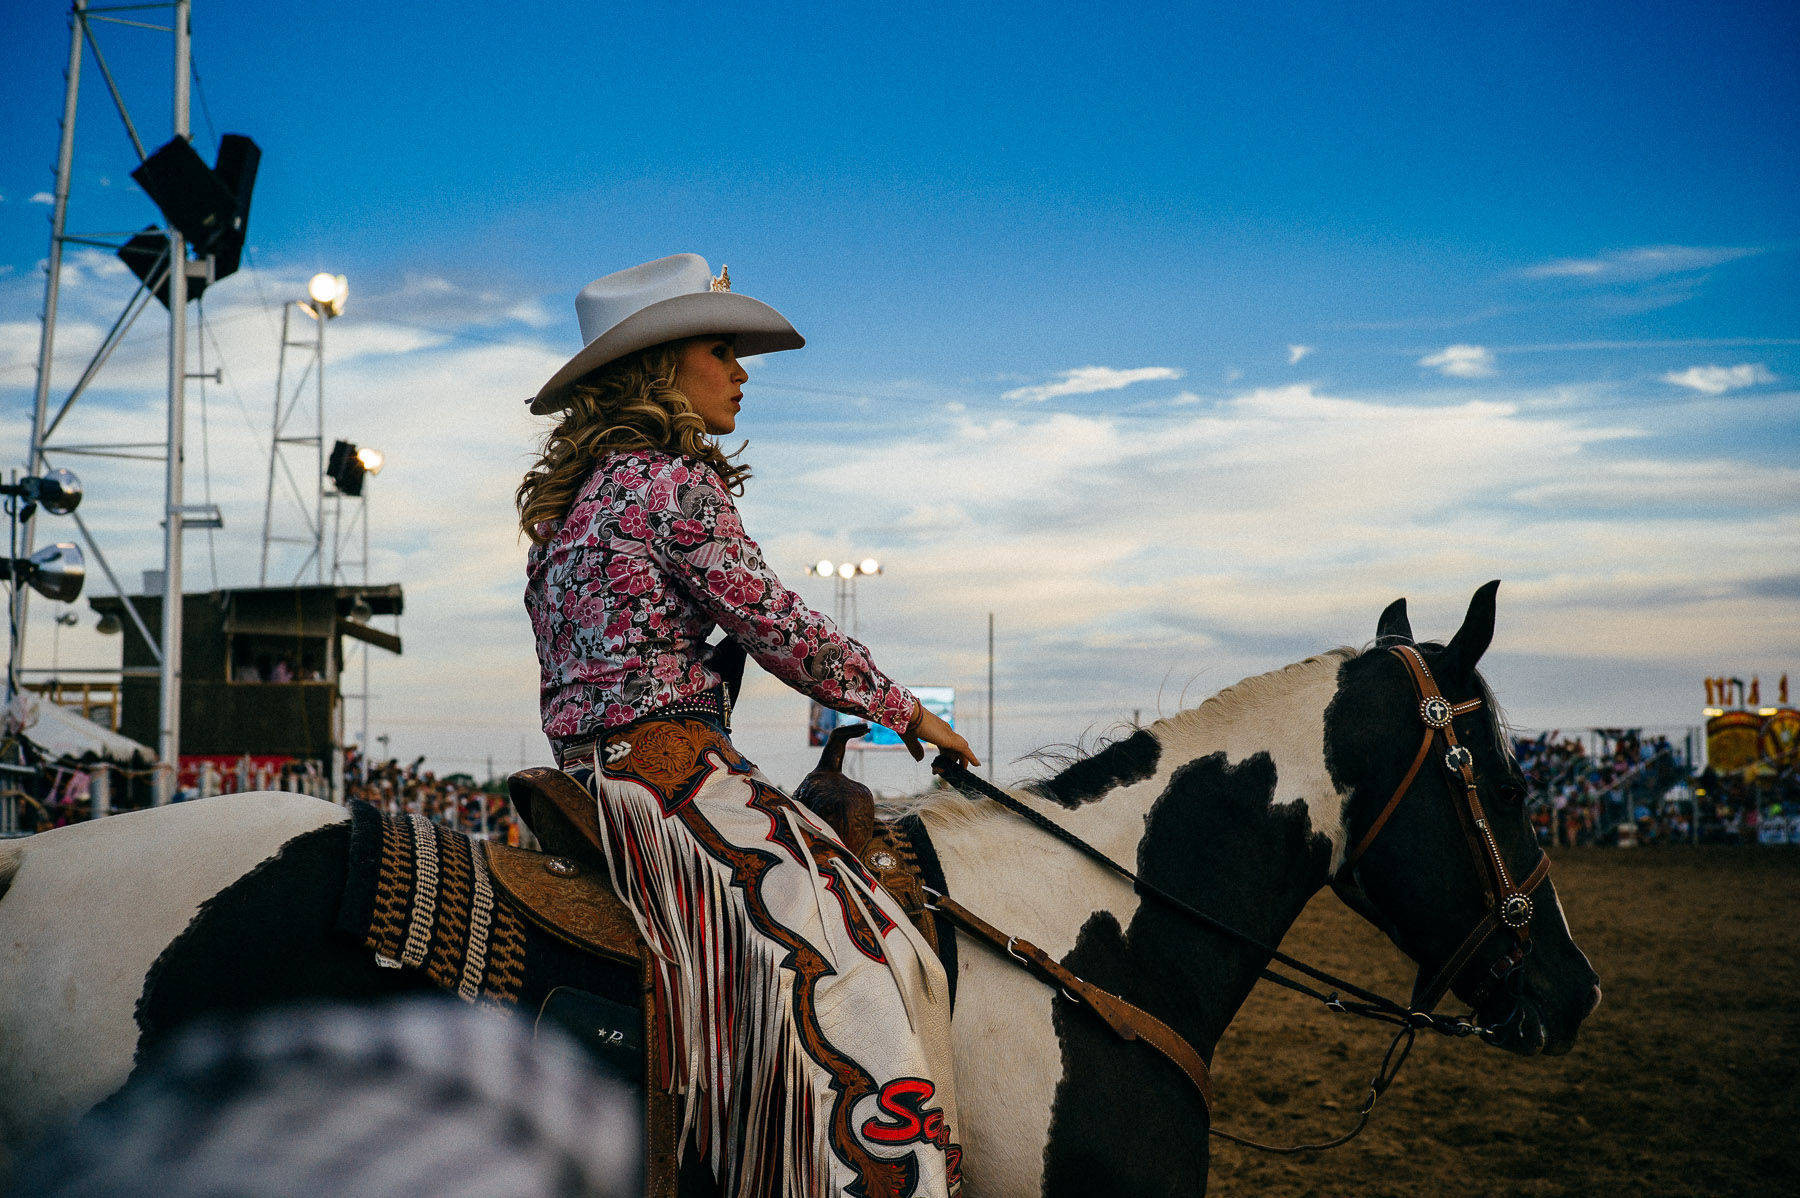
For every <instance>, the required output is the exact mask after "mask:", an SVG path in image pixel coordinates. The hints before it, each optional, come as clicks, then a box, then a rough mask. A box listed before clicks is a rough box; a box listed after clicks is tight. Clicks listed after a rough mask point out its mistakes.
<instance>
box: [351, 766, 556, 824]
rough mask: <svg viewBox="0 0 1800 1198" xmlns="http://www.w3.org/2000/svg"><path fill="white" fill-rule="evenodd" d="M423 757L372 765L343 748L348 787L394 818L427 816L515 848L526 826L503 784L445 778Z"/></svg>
mask: <svg viewBox="0 0 1800 1198" xmlns="http://www.w3.org/2000/svg"><path fill="white" fill-rule="evenodd" d="M424 765H425V759H424V758H423V757H421V758H419V759H418V760H417V761H414V762H413V763H412V764H410V765H402V764H401V763H400V762H399V761H386V762H378V761H369V760H367V759H365V758H364V757H362V755H361V754H359V753H358V752H357V750H356V748H355V746H351V747H349V748H346V749H345V750H344V786H345V789H346V790H347V791H348V792H349V795H350V797H351V798H353V799H361V800H363V801H364V802H366V803H370V804H373V805H374V806H375V807H377V808H378V809H380V810H381V811H383V812H385V813H387V814H389V815H422V816H424V817H425V818H426V819H428V820H431V821H432V822H433V823H438V824H444V825H447V826H449V827H451V828H455V829H457V830H458V831H461V832H469V833H473V834H475V835H477V836H486V837H487V838H488V839H491V840H500V841H504V842H505V843H507V844H512V845H516V844H518V843H520V840H521V838H522V836H523V834H524V827H523V826H522V825H521V824H520V823H519V821H518V819H517V818H516V817H515V816H514V815H513V811H512V807H511V805H510V804H509V803H508V802H507V800H506V794H505V788H504V786H502V785H501V782H500V780H498V779H490V780H489V782H488V783H487V785H486V786H485V787H484V786H481V785H478V784H477V783H476V781H475V779H474V778H472V777H470V776H469V775H468V774H450V775H447V776H445V777H443V778H440V777H438V776H437V774H435V773H434V772H432V771H431V770H427V769H425V768H424Z"/></svg>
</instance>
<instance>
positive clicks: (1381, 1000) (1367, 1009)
mask: <svg viewBox="0 0 1800 1198" xmlns="http://www.w3.org/2000/svg"><path fill="white" fill-rule="evenodd" d="M931 768H932V771H933V772H934V773H936V774H938V775H939V776H940V777H942V778H943V779H944V780H945V781H946V782H948V783H950V785H952V786H954V787H955V788H956V789H957V790H959V791H961V792H962V793H963V794H964V795H965V796H967V797H969V798H983V799H991V800H993V801H994V802H996V803H998V804H1000V805H1001V806H1002V807H1005V808H1006V809H1007V810H1008V811H1010V812H1012V813H1013V814H1014V815H1017V816H1019V817H1020V818H1022V819H1025V820H1027V821H1029V822H1030V823H1031V824H1033V825H1034V826H1036V827H1037V828H1039V829H1041V830H1042V831H1044V832H1046V833H1048V834H1049V835H1051V836H1054V837H1055V838H1056V839H1058V840H1060V841H1062V842H1063V843H1064V844H1066V845H1068V846H1069V847H1070V848H1072V849H1074V850H1075V851H1077V852H1079V853H1081V854H1082V855H1083V856H1085V857H1087V858H1089V859H1090V860H1092V861H1094V862H1096V863H1098V864H1099V865H1101V866H1103V867H1105V868H1106V869H1108V870H1111V871H1112V872H1113V873H1115V874H1117V875H1118V876H1119V877H1121V878H1124V879H1125V880H1126V881H1128V882H1130V883H1131V884H1132V886H1133V887H1134V888H1135V889H1136V890H1137V892H1138V893H1139V894H1142V895H1144V896H1146V897H1147V898H1152V899H1155V900H1156V901H1157V902H1159V903H1161V904H1163V905H1164V906H1165V907H1168V908H1169V909H1170V910H1171V911H1175V912H1177V913H1178V914H1180V915H1182V916H1184V917H1186V918H1187V919H1189V920H1192V921H1193V922H1195V923H1197V924H1199V925H1201V926H1202V927H1205V928H1209V929H1211V930H1212V931H1215V932H1218V933H1219V934H1220V935H1222V936H1229V937H1230V938H1232V939H1233V940H1236V941H1238V942H1239V943H1240V944H1244V945H1247V946H1248V947H1250V948H1253V949H1255V950H1256V951H1257V952H1259V953H1266V954H1267V955H1268V956H1269V958H1270V959H1271V960H1273V961H1276V962H1279V963H1280V964H1282V965H1285V966H1287V967H1288V968H1289V969H1292V970H1295V971H1297V972H1299V973H1302V974H1304V975H1306V976H1307V977H1309V978H1311V979H1313V980H1314V981H1316V982H1321V983H1323V984H1324V985H1326V986H1329V987H1332V990H1333V992H1332V993H1325V992H1323V991H1320V990H1316V989H1314V988H1313V987H1311V986H1308V985H1307V984H1306V983H1304V982H1300V981H1296V980H1295V979H1293V978H1290V977H1287V976H1286V975H1284V974H1281V973H1277V972H1276V971H1274V970H1272V969H1264V970H1263V971H1262V976H1263V977H1265V978H1267V979H1268V980H1269V981H1271V982H1274V983H1276V984H1277V985H1280V986H1285V987H1287V988H1288V989H1290V990H1293V991H1295V992H1297V993H1300V994H1304V995H1307V996H1308V997H1311V998H1316V999H1318V1000H1319V1001H1320V1002H1321V1003H1323V1004H1324V1005H1325V1006H1327V1007H1329V1008H1330V1009H1331V1010H1333V1011H1339V1012H1343V1013H1346V1014H1351V1015H1361V1016H1363V1017H1364V1018H1368V1019H1374V1020H1378V1021H1379V1022H1382V1023H1391V1024H1399V1025H1402V1026H1405V1027H1411V1028H1429V1029H1430V1030H1432V1031H1435V1032H1438V1033H1440V1034H1443V1035H1447V1036H1471V1035H1475V1034H1476V1033H1478V1032H1480V1031H1481V1030H1482V1029H1481V1028H1480V1027H1479V1026H1477V1025H1476V1024H1474V1023H1471V1022H1470V1021H1469V1020H1467V1019H1463V1018H1455V1019H1448V1018H1445V1017H1444V1016H1441V1015H1433V1014H1431V1013H1429V1012H1427V1011H1417V1010H1413V1009H1412V1008H1410V1007H1407V1006H1403V1005H1402V1004H1400V1003H1397V1002H1395V1001H1394V1000H1393V999H1391V998H1387V997H1385V996H1384V995H1381V994H1377V993H1375V992H1374V991H1372V990H1366V989H1364V988H1363V987H1361V986H1358V985H1357V984H1356V983H1354V982H1351V981H1347V980H1345V979H1344V978H1340V977H1338V976H1337V975H1336V974H1333V973H1329V972H1327V971H1326V970H1323V969H1319V968H1317V967H1315V966H1312V965H1308V964H1307V963H1306V962H1304V961H1301V960H1299V959H1297V958H1295V957H1291V956H1289V955H1288V954H1286V953H1284V952H1282V951H1281V950H1280V949H1277V948H1274V947H1273V946H1271V945H1267V944H1264V943H1263V942H1262V941H1260V940H1258V939H1257V938H1256V937H1254V936H1252V935H1250V934H1249V933H1248V932H1242V931H1239V930H1238V929H1237V928H1234V927H1232V926H1231V925H1230V924H1228V923H1225V922H1224V921H1223V920H1220V919H1217V918H1215V917H1213V916H1211V915H1208V914H1206V912H1204V911H1201V910H1198V909H1196V908H1195V907H1193V906H1192V905H1190V904H1188V903H1185V902H1183V901H1181V900H1180V899H1178V898H1176V897H1175V896H1174V895H1172V894H1170V893H1169V892H1168V891H1166V890H1163V889H1162V888H1161V887H1159V886H1157V885H1156V884H1155V883H1154V882H1149V881H1146V880H1145V879H1143V878H1141V877H1139V876H1138V875H1137V874H1136V873H1135V872H1133V871H1132V870H1130V869H1127V868H1126V867H1125V866H1123V865H1121V864H1119V863H1118V862H1117V861H1114V860H1113V859H1112V858H1111V857H1108V856H1107V855H1106V854H1105V853H1103V852H1101V851H1100V850H1099V849H1097V848H1095V847H1094V846H1093V845H1091V844H1089V843H1088V842H1087V841H1085V840H1083V839H1081V837H1079V836H1077V835H1075V833H1073V832H1071V831H1069V830H1068V829H1067V828H1065V827H1063V826H1062V825H1061V824H1058V823H1057V822H1055V821H1054V820H1052V819H1050V818H1048V817H1047V816H1045V815H1043V814H1042V813H1040V812H1037V811H1033V810H1032V809H1031V808H1030V807H1027V806H1026V805H1025V804H1023V803H1021V802H1019V800H1017V799H1015V798H1013V797H1012V796H1011V795H1009V794H1007V793H1006V792H1005V791H1003V790H1001V789H1000V788H999V787H997V786H995V785H993V784H992V783H990V782H988V781H986V780H985V779H983V778H980V777H978V776H976V775H975V774H973V773H971V772H970V771H969V770H968V769H967V768H965V767H964V766H963V765H962V764H961V763H960V762H958V761H955V760H954V759H952V758H950V757H947V756H944V755H941V754H940V755H939V756H938V758H937V759H936V760H934V761H933V762H932V763H931ZM1338 991H1341V992H1342V993H1343V994H1348V995H1351V996H1352V997H1354V998H1355V999H1356V1000H1357V1001H1355V1002H1348V1001H1345V1000H1344V999H1343V998H1342V997H1340V995H1339V994H1338V993H1337V992H1338Z"/></svg>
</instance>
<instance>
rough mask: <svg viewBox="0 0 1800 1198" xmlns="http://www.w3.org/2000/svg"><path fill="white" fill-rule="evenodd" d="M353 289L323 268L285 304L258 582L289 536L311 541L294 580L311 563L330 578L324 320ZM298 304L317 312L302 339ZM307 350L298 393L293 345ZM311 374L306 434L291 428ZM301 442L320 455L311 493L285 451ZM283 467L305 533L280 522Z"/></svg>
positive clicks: (321, 577) (339, 311) (265, 579)
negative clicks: (290, 531) (296, 331)
mask: <svg viewBox="0 0 1800 1198" xmlns="http://www.w3.org/2000/svg"><path fill="white" fill-rule="evenodd" d="M349 295H350V282H349V280H348V279H346V278H345V277H344V276H343V275H334V274H330V273H327V272H325V271H321V272H319V273H318V274H316V275H314V276H313V277H312V278H311V279H310V280H308V281H307V284H306V298H305V299H303V300H289V301H288V302H287V303H285V304H283V305H282V306H281V352H280V354H279V355H278V356H277V357H276V359H275V419H274V423H273V426H272V429H271V432H270V434H269V483H268V488H267V490H266V491H265V492H264V496H263V536H262V565H261V568H260V569H259V570H258V572H257V585H259V586H268V585H269V547H270V545H272V544H274V543H276V542H288V543H292V544H296V545H304V546H306V547H307V551H306V556H305V557H304V558H303V559H302V560H301V562H300V568H299V569H298V570H296V571H294V581H295V582H299V581H300V578H301V576H302V575H304V574H305V573H306V569H307V567H308V566H311V567H313V568H314V571H315V573H316V575H317V578H318V581H320V582H324V581H325V580H326V562H325V479H326V476H327V475H328V474H329V473H330V472H329V471H328V470H327V469H326V466H325V325H326V323H327V322H329V321H331V320H333V319H334V318H336V317H338V316H342V315H343V313H344V301H345V300H346V299H347V298H348V297H349ZM296 308H298V309H299V310H300V311H302V312H304V313H305V314H306V315H308V316H310V317H312V319H313V321H314V322H315V325H316V331H315V333H314V335H313V337H312V338H310V339H300V340H297V339H295V338H294V336H293V335H292V334H291V333H290V332H289V329H290V327H291V326H292V323H293V320H294V310H295V309H296ZM290 349H293V350H304V351H306V352H305V353H304V354H303V355H301V357H300V359H299V360H297V361H296V363H295V364H296V366H298V367H299V375H300V377H299V380H298V381H297V382H296V383H295V385H294V389H293V393H292V394H291V395H290V394H288V390H287V373H288V371H287V367H288V350H290ZM308 376H311V379H312V382H313V387H312V392H313V404H312V406H313V408H314V411H313V412H312V413H311V415H312V418H313V419H312V421H311V424H312V430H311V431H310V432H309V433H308V434H306V435H292V434H289V433H288V432H287V429H288V428H289V427H290V426H291V425H295V424H298V423H299V422H298V421H296V420H295V416H296V415H297V413H298V411H299V408H300V402H301V397H302V395H303V393H304V392H305V391H306V390H307V386H306V383H307V379H308ZM290 446H292V447H296V448H298V449H300V450H302V451H304V449H305V448H307V447H311V449H312V450H313V456H314V458H315V460H314V462H313V463H312V465H311V470H310V473H311V475H312V477H313V484H312V487H311V491H312V494H311V496H310V497H309V496H307V495H306V494H305V493H304V490H303V488H302V487H301V485H300V482H299V478H300V477H304V476H305V474H306V473H308V472H305V471H303V472H302V473H301V474H300V475H299V476H298V477H297V476H296V474H295V471H294V469H293V467H292V466H291V465H290V464H289V462H288V460H287V458H286V457H285V456H283V451H284V450H285V449H286V448H287V447H290ZM278 471H279V472H280V474H281V475H282V478H283V481H285V482H286V484H287V488H288V490H289V491H290V492H291V494H292V496H293V500H294V503H295V504H296V505H297V506H298V509H299V515H300V519H301V521H302V527H303V529H304V532H303V534H302V535H298V536H296V535H286V534H283V533H280V532H277V531H276V528H275V491H276V478H275V476H276V474H277V472H278Z"/></svg>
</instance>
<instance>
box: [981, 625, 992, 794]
mask: <svg viewBox="0 0 1800 1198" xmlns="http://www.w3.org/2000/svg"><path fill="white" fill-rule="evenodd" d="M987 734H988V737H987V740H988V743H987V756H986V757H985V758H983V760H985V761H986V762H987V772H988V781H989V782H992V781H993V780H994V613H993V612H989V613H988V684H987Z"/></svg>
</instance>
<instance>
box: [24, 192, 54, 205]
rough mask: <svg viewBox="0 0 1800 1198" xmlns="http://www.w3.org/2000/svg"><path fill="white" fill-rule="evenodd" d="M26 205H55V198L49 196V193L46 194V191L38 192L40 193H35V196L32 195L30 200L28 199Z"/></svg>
mask: <svg viewBox="0 0 1800 1198" xmlns="http://www.w3.org/2000/svg"><path fill="white" fill-rule="evenodd" d="M27 203H31V204H54V203H56V197H55V196H53V195H51V194H50V193H49V192H47V191H40V192H38V193H37V194H36V195H34V196H32V197H31V199H30V200H28V201H27Z"/></svg>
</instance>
